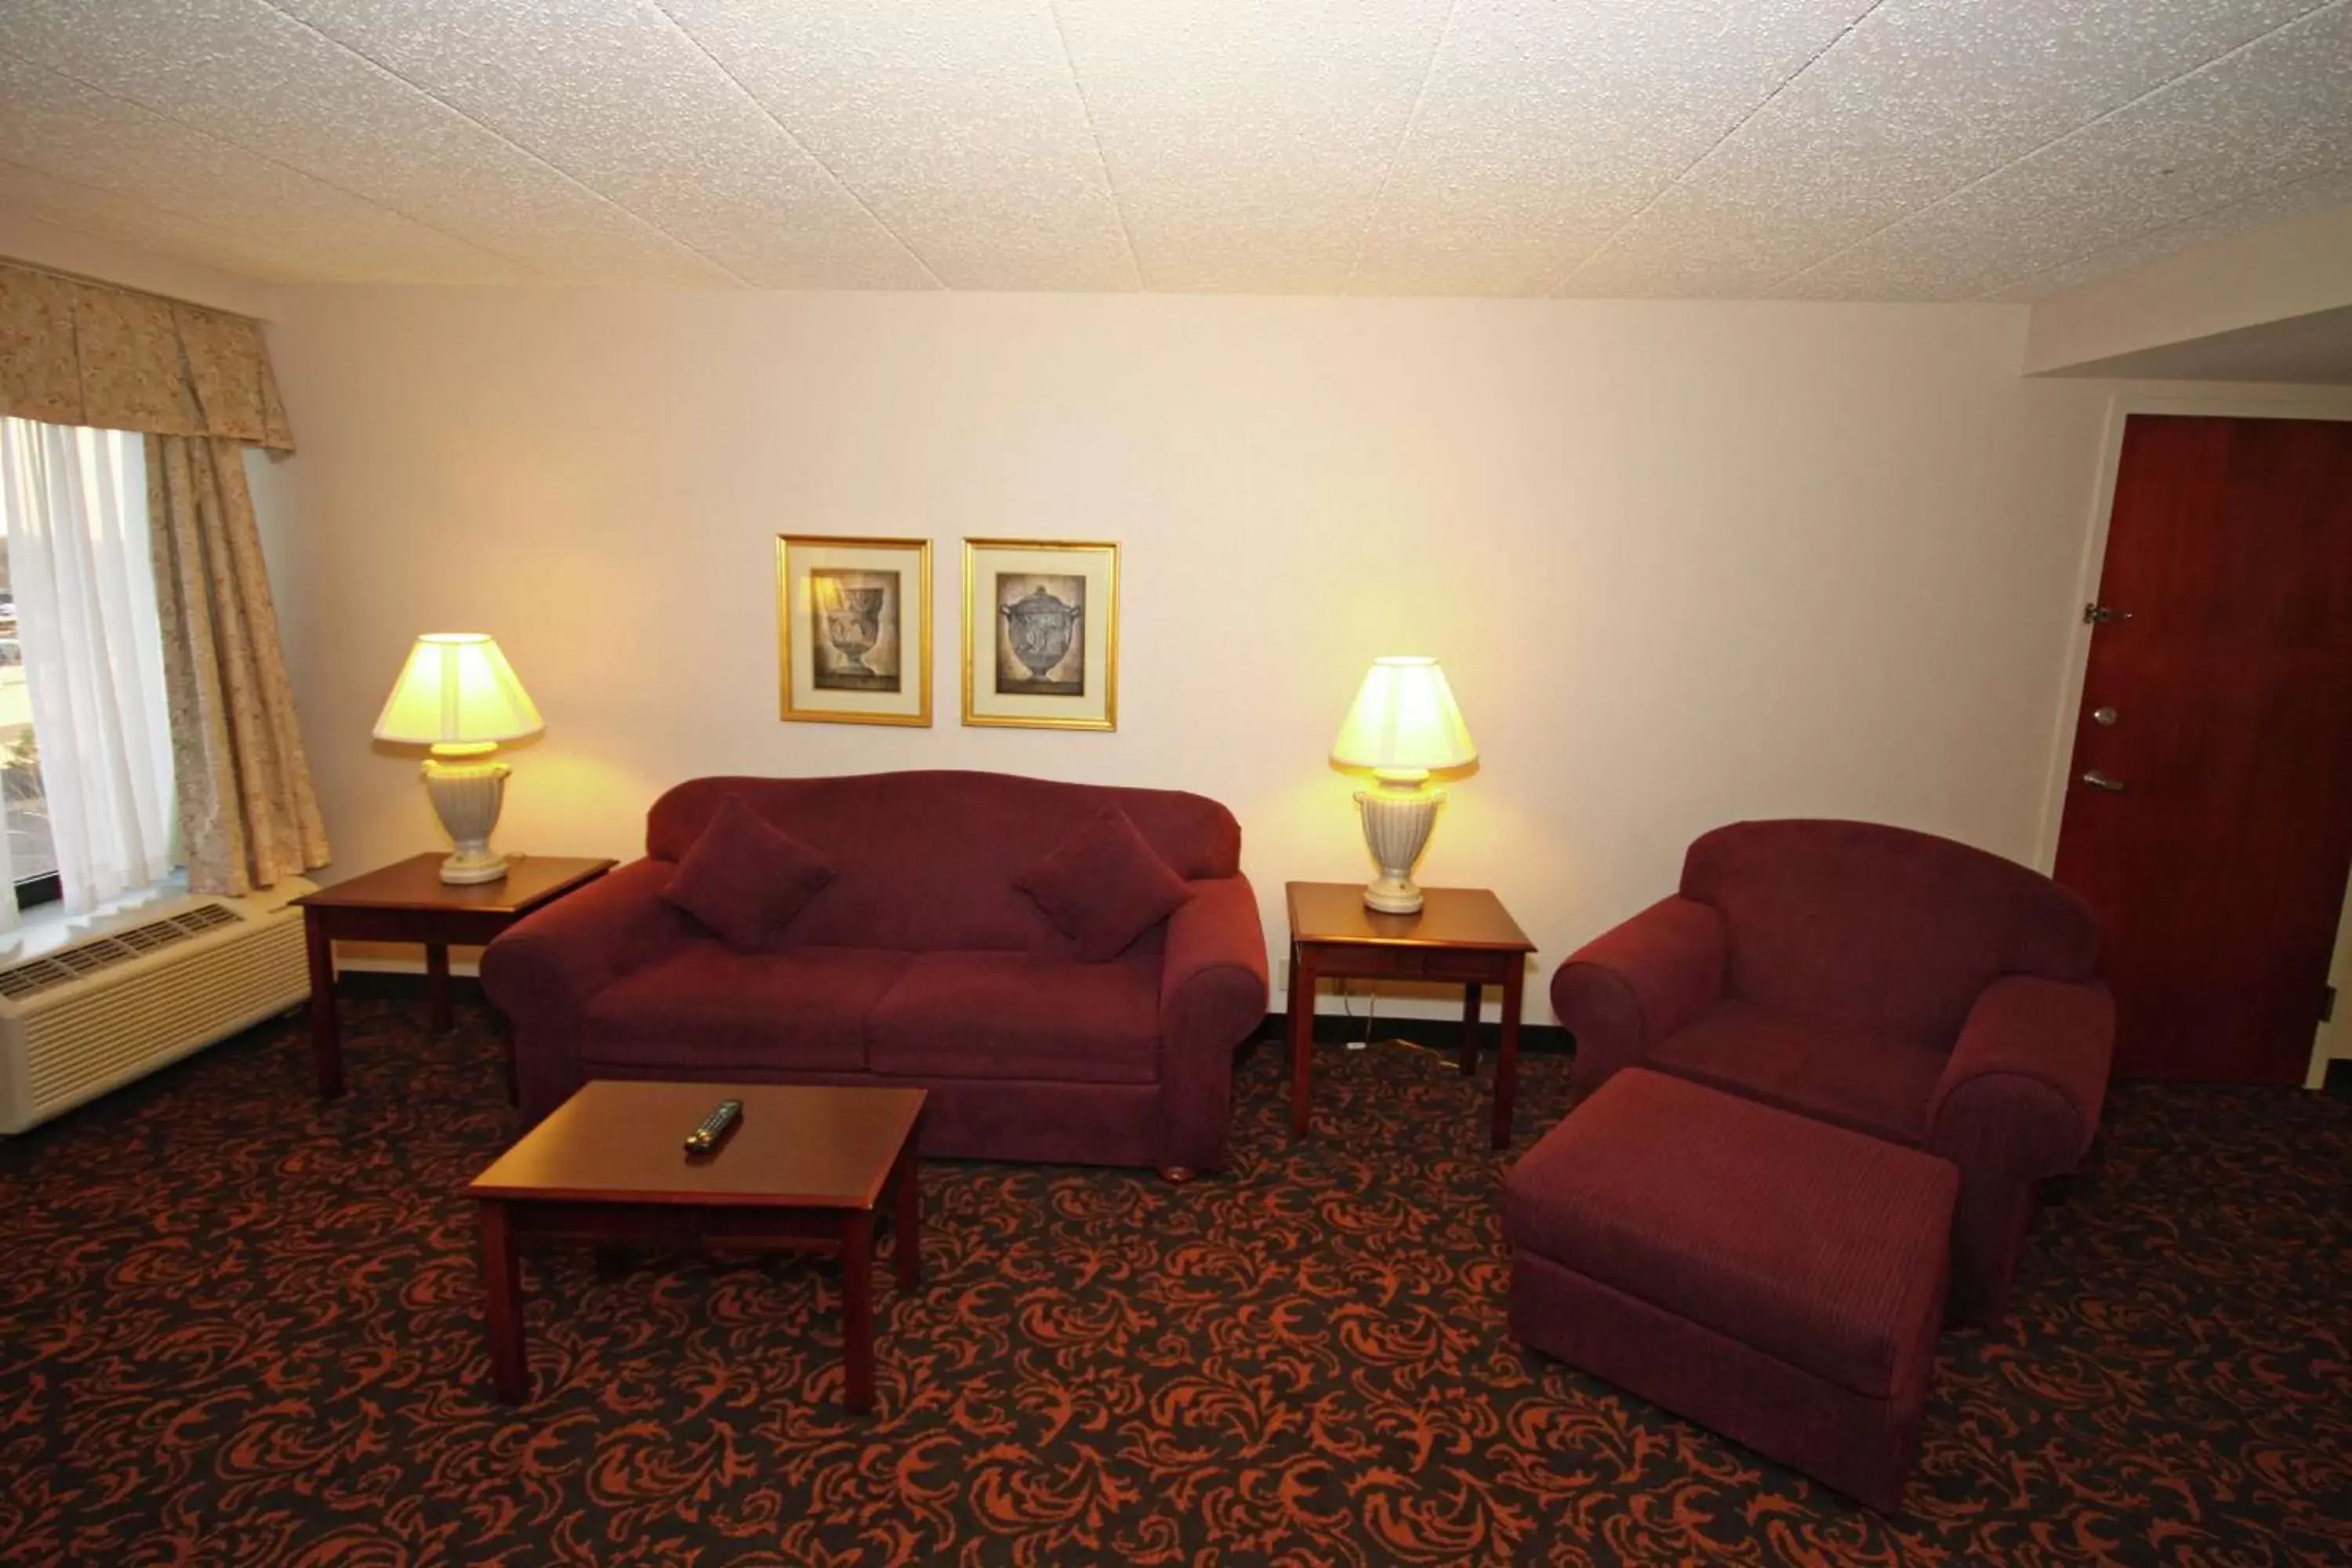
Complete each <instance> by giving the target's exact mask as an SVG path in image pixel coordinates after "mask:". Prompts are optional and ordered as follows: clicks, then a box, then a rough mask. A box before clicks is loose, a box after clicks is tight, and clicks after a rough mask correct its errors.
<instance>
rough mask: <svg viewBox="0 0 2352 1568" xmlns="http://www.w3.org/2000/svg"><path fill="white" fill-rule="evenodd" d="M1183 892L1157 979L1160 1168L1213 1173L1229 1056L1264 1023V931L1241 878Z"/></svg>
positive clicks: (1225, 1124)
mask: <svg viewBox="0 0 2352 1568" xmlns="http://www.w3.org/2000/svg"><path fill="white" fill-rule="evenodd" d="M1186 885H1187V886H1188V887H1190V888H1191V889H1192V898H1191V899H1189V900H1186V901H1185V902H1184V904H1183V905H1182V906H1181V907H1180V908H1179V909H1178V910H1177V911H1176V912H1175V913H1174V914H1172V915H1171V916H1169V917H1168V946H1167V952H1166V955H1165V957H1164V959H1163V960H1162V963H1163V967H1162V968H1161V970H1160V1094H1161V1097H1162V1100H1163V1102H1164V1103H1165V1105H1166V1106H1167V1116H1168V1131H1167V1138H1166V1141H1165V1142H1164V1144H1163V1149H1164V1151H1165V1152H1164V1155H1163V1158H1162V1161H1161V1163H1162V1164H1165V1165H1170V1166H1179V1165H1181V1166H1183V1167H1184V1168H1186V1169H1188V1170H1195V1171H1199V1170H1213V1169H1216V1168H1217V1167H1219V1166H1222V1165H1223V1163H1224V1161H1225V1135H1226V1132H1227V1130H1228V1128H1229V1127H1230V1126H1231V1124H1232V1121H1233V1079H1234V1047H1237V1046H1239V1045H1241V1044H1242V1042H1244V1040H1247V1039H1249V1038H1250V1037H1252V1036H1253V1035H1255V1033H1256V1032H1257V1030H1258V1028H1259V1026H1261V1025H1263V1024H1264V1023H1265V1007H1266V998H1267V994H1268V992H1267V987H1266V963H1265V927H1264V926H1263V925H1262V924H1261V923H1260V922H1259V920H1258V912H1257V895H1256V894H1255V892H1253V891H1252V890H1251V889H1250V885H1249V879H1247V878H1246V877H1242V876H1233V877H1220V878H1216V879H1211V880H1207V881H1199V882H1191V883H1188V884H1186Z"/></svg>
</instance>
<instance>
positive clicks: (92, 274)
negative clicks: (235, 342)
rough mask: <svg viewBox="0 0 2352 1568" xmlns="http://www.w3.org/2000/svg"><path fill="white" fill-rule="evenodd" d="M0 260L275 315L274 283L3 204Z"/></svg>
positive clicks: (218, 306)
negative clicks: (66, 225)
mask: <svg viewBox="0 0 2352 1568" xmlns="http://www.w3.org/2000/svg"><path fill="white" fill-rule="evenodd" d="M0 258H5V259H8V260H12V261H27V262H30V263H32V264H33V265H34V266H36V267H47V268H56V269H58V270H59V271H64V272H74V273H79V274H80V275H81V276H82V277H84V278H95V279H100V280H102V281H105V282H109V283H120V284H121V285H122V286H123V287H125V288H128V289H145V290H147V291H148V292H149V293H152V294H168V295H170V296H171V297H172V298H173V299H175V300H187V301H188V302H189V303H191V304H195V305H209V306H211V307H212V308H213V309H215V310H228V311H232V312H234V313H236V314H237V315H240V316H253V317H256V318H258V319H260V320H263V321H267V320H268V319H269V318H270V317H271V316H274V315H275V314H277V310H278V285H276V284H275V283H264V282H261V281H259V280H258V279H252V278H245V277H240V276H238V275H237V274H236V273H232V272H223V271H221V270H219V269H218V268H212V267H206V266H205V265H204V264H203V263H202V262H196V261H184V260H182V259H180V258H178V257H176V256H165V255H163V254H162V253H161V252H159V251H153V250H148V249H145V248H143V247H139V246H135V245H126V244H123V243H121V241H118V240H111V239H103V238H100V237H99V236H97V235H93V234H83V233H81V232H80V231H79V230H76V229H69V228H59V227H58V226H56V225H55V224H50V223H44V222H42V221H41V220H40V219H39V218H37V217H33V216H28V215H26V214H25V213H23V212H19V211H16V210H15V209H13V208H10V207H7V206H0Z"/></svg>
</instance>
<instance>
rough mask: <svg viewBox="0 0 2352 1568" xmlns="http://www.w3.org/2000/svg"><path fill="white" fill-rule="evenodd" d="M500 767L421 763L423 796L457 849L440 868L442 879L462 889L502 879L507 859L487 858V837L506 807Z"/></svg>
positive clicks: (504, 776)
mask: <svg viewBox="0 0 2352 1568" xmlns="http://www.w3.org/2000/svg"><path fill="white" fill-rule="evenodd" d="M511 772H513V770H512V769H510V768H509V767H508V766H507V765H506V763H493V762H488V761H484V760H478V759H473V758H467V759H464V760H460V761H454V762H453V761H449V760H446V759H444V758H441V757H427V758H426V759H425V795H426V796H427V797H428V798H430V799H431V800H432V802H433V810H434V812H435V813H436V815H437V816H439V817H440V818H441V826H442V828H443V830H444V831H446V833H447V834H448V835H449V837H450V839H451V841H452V842H454V843H455V844H456V845H457V853H455V854H453V855H451V856H450V857H449V858H447V859H446V860H444V861H442V862H441V879H442V880H443V881H445V882H452V883H457V884H459V885H464V884H467V883H471V882H495V881H497V880H498V879H499V878H501V877H503V876H505V875H506V874H507V859H506V857H505V856H503V855H494V854H492V853H490V832H491V830H492V829H493V828H495V827H497V826H498V825H499V808H500V807H501V806H503V805H506V799H507V774H508V773H511Z"/></svg>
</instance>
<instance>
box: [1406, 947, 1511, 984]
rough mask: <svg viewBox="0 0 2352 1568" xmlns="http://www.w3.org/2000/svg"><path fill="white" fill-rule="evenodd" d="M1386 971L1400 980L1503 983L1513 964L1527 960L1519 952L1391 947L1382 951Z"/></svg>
mask: <svg viewBox="0 0 2352 1568" xmlns="http://www.w3.org/2000/svg"><path fill="white" fill-rule="evenodd" d="M1382 958H1383V960H1384V963H1385V966H1386V971H1387V973H1388V975H1389V976H1390V977H1391V978H1393V979H1397V980H1455V981H1471V980H1483V981H1486V982H1488V983H1490V984H1501V983H1502V979H1503V976H1504V975H1506V974H1507V973H1510V971H1511V966H1512V965H1514V964H1517V963H1525V962H1526V960H1525V959H1524V957H1523V956H1522V955H1520V954H1518V953H1516V952H1463V951H1462V950H1460V949H1458V948H1456V949H1447V948H1442V947H1400V948H1391V949H1390V950H1389V951H1388V952H1386V953H1384V954H1382Z"/></svg>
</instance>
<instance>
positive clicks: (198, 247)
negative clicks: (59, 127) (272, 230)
mask: <svg viewBox="0 0 2352 1568" xmlns="http://www.w3.org/2000/svg"><path fill="white" fill-rule="evenodd" d="M0 206H5V207H6V208H7V209H8V210H9V211H10V212H14V213H21V214H23V215H24V216H26V217H32V218H38V219H40V220H41V221H42V222H44V223H48V224H54V225H56V226H58V227H59V228H67V229H72V230H75V231H76V232H78V233H81V234H91V235H96V236H98V237H100V238H101V239H112V240H119V241H121V243H123V244H125V245H134V246H139V247H142V248H145V249H151V250H163V251H166V252H168V253H169V254H171V255H173V256H177V257H179V258H182V259H184V260H188V261H196V262H201V263H203V264H204V265H205V266H207V267H215V268H220V269H221V270H222V271H224V272H233V273H237V274H240V275H242V276H244V277H247V278H258V279H263V280H264V281H266V282H273V283H282V282H293V281H299V280H302V279H305V278H306V276H308V275H306V274H304V273H302V272H299V271H298V270H296V269H294V268H290V267H289V265H288V262H287V258H285V257H284V256H283V255H281V254H279V253H278V252H277V251H276V250H274V249H273V248H271V247H268V246H266V245H261V244H257V243H256V242H255V241H253V240H251V239H249V238H247V237H245V236H243V235H240V234H238V233H236V231H235V230H233V229H225V228H215V227H213V226H210V225H208V224H203V223H199V222H196V221H195V220H194V219H192V218H184V217H181V216H178V215H177V214H174V213H167V212H164V211H163V210H162V209H161V208H159V207H156V206H153V205H150V204H149V203H146V202H142V201H140V200H138V199H136V198H134V197H130V196H121V195H115V194H114V193H113V192H111V191H101V190H98V189H95V188H93V187H91V186H89V185H77V184H74V183H72V182H71V181H69V180H61V179H58V178H57V177H56V176H55V175H52V174H41V173H39V172H38V171H37V170H33V169H27V168H24V167H21V166H20V165H17V164H15V163H0Z"/></svg>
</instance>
